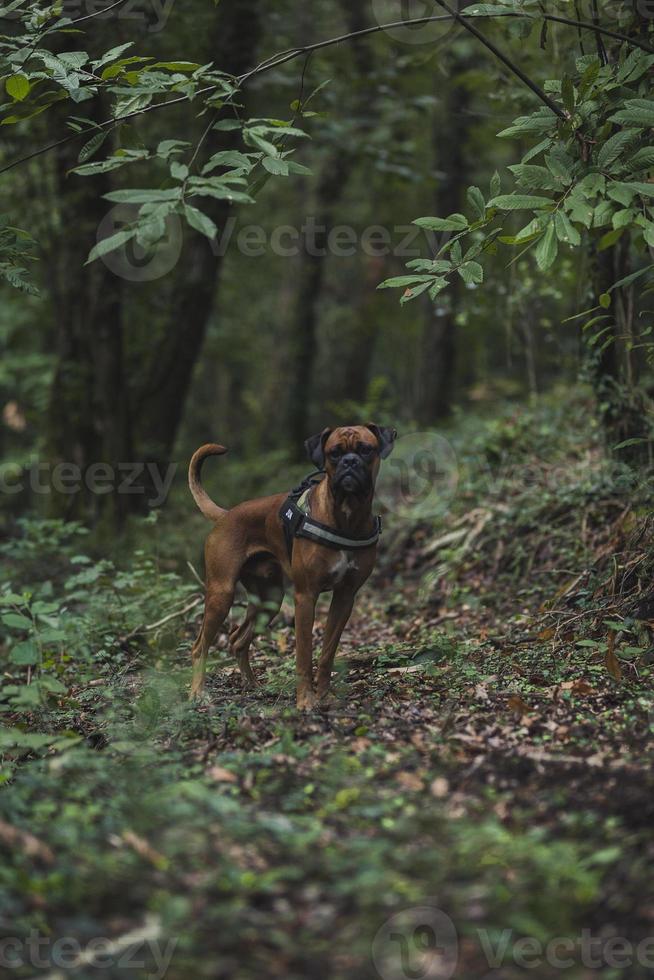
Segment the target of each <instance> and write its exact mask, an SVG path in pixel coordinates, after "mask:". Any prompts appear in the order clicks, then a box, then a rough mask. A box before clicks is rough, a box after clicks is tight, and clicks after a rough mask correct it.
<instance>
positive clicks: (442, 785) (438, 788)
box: [429, 776, 450, 800]
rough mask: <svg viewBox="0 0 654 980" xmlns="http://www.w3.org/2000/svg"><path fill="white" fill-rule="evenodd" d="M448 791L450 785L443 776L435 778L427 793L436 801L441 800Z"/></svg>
mask: <svg viewBox="0 0 654 980" xmlns="http://www.w3.org/2000/svg"><path fill="white" fill-rule="evenodd" d="M449 791H450V784H449V782H448V781H447V779H445V777H444V776H437V777H436V779H435V780H434V781H433V782H432V784H431V786H430V787H429V792H430V793H431V795H432V796H435V797H436V799H437V800H442V799H444V797H446V796H447V794H448V793H449Z"/></svg>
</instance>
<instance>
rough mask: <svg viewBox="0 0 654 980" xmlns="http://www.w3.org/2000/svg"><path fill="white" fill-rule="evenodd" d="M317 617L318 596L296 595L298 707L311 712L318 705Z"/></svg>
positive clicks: (304, 593)
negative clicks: (314, 655)
mask: <svg viewBox="0 0 654 980" xmlns="http://www.w3.org/2000/svg"><path fill="white" fill-rule="evenodd" d="M315 615H316V596H315V595H312V594H311V593H308V592H300V593H297V592H296V594H295V671H296V677H297V706H298V709H299V710H300V711H309V710H310V709H311V708H313V706H314V705H315V703H316V696H315V694H314V691H313V663H312V653H313V650H312V648H313V621H314V618H315Z"/></svg>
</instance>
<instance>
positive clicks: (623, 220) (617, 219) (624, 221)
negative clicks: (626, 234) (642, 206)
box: [613, 208, 638, 228]
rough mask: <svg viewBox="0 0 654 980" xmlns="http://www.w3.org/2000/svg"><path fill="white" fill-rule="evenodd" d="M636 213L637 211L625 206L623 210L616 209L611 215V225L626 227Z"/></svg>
mask: <svg viewBox="0 0 654 980" xmlns="http://www.w3.org/2000/svg"><path fill="white" fill-rule="evenodd" d="M637 214H638V212H637V211H635V210H634V209H633V208H627V209H626V210H624V211H616V212H615V214H614V215H613V227H614V228H626V227H627V226H628V225H630V224H631V223H632V221H633V220H634V218H635V217H636V215H637Z"/></svg>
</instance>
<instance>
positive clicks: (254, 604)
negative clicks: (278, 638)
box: [229, 562, 284, 688]
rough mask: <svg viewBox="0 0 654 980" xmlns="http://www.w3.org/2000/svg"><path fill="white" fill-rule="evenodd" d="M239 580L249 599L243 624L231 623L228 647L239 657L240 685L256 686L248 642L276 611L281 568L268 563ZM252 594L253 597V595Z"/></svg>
mask: <svg viewBox="0 0 654 980" xmlns="http://www.w3.org/2000/svg"><path fill="white" fill-rule="evenodd" d="M241 581H242V582H243V585H244V586H245V588H246V589H247V591H248V595H249V596H250V602H249V604H248V607H247V611H246V613H245V619H244V620H243V622H242V623H239V624H238V625H236V626H233V627H232V629H231V631H230V634H229V649H230V653H232V654H233V655H234V656H235V657H237V658H238V666H239V670H240V671H241V678H242V681H243V687H245V688H249V687H255V686H256V678H255V676H254V674H253V672H252V666H251V664H250V645H251V643H252V640H253V638H254V634H255V632H256V631H257V629H265V628H266V627H267V626H269V625H270V623H271V622H272V620H273V619H274V618H275V616H276V615H277V613H278V612H279V609H280V606H281V604H282V599H283V598H284V587H283V581H282V574H281V569H279V566H275V567H273V563H272V562H267V563H266V565H265V568H264V567H262V566H260V567H259V568H257V570H256V571H244V573H243V574H242V575H241ZM253 596H255V597H256V598H253Z"/></svg>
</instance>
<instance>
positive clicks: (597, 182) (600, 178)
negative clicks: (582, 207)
mask: <svg viewBox="0 0 654 980" xmlns="http://www.w3.org/2000/svg"><path fill="white" fill-rule="evenodd" d="M605 188H606V178H605V177H604V174H586V176H585V177H584V178H583V179H582V180H580V181H579V183H578V184H577V186H576V187H575V191H577V192H578V193H579V194H583V195H584V197H596V196H597V195H598V194H599V193H604V190H605Z"/></svg>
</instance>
